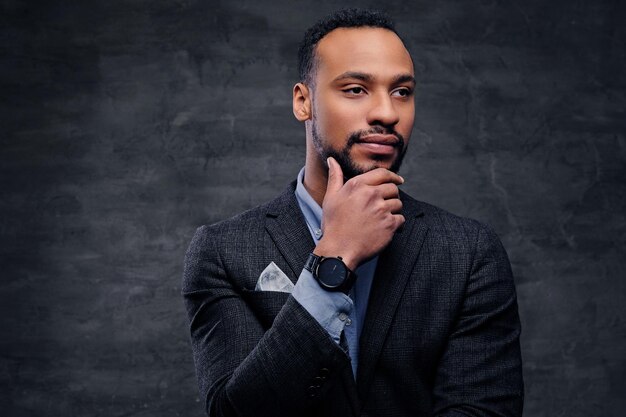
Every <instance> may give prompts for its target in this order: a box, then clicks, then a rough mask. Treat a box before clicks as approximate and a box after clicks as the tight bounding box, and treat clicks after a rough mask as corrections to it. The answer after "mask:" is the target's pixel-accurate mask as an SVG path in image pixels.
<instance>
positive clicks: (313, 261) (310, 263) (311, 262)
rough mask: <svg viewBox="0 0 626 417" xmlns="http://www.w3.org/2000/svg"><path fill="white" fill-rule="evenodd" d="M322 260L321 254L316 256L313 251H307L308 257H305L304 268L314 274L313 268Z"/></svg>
mask: <svg viewBox="0 0 626 417" xmlns="http://www.w3.org/2000/svg"><path fill="white" fill-rule="evenodd" d="M321 260H322V256H317V255H316V254H314V253H313V252H311V253H309V257H308V258H307V259H306V263H305V264H304V269H306V270H307V271H309V272H310V273H312V274H314V273H315V272H314V271H315V268H317V265H318V264H319V263H320V261H321Z"/></svg>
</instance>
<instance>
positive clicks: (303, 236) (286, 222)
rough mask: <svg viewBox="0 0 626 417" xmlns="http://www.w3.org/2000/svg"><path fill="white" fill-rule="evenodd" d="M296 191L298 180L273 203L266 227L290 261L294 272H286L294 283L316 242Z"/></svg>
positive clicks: (288, 261)
mask: <svg viewBox="0 0 626 417" xmlns="http://www.w3.org/2000/svg"><path fill="white" fill-rule="evenodd" d="M294 192H295V181H294V182H293V183H292V184H291V185H290V186H289V187H288V188H287V190H285V192H284V193H283V194H282V195H280V196H279V197H278V198H276V199H275V200H274V201H273V202H272V203H270V205H269V207H268V210H267V219H266V222H265V229H266V230H267V232H268V233H269V235H270V237H271V238H272V240H273V241H274V244H275V245H276V247H277V248H278V251H279V252H280V253H281V255H282V256H283V257H284V258H285V260H286V261H287V264H288V265H289V268H290V269H291V274H289V273H287V272H288V271H285V272H286V273H287V275H289V278H290V279H291V280H292V281H293V282H294V283H295V282H296V280H297V278H298V276H300V272H302V268H303V267H304V264H305V262H306V259H307V257H308V255H309V253H311V251H312V250H313V248H314V247H315V243H314V242H313V238H311V233H310V232H309V229H308V227H307V225H306V221H305V220H304V215H303V214H302V211H301V210H300V206H298V201H297V200H296V196H295V194H294Z"/></svg>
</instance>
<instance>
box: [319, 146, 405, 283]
mask: <svg viewBox="0 0 626 417" xmlns="http://www.w3.org/2000/svg"><path fill="white" fill-rule="evenodd" d="M343 180H344V178H343V172H342V170H341V167H340V166H339V164H338V163H337V161H335V160H334V159H333V158H332V157H331V158H328V184H327V187H326V194H325V196H324V201H323V203H322V207H323V210H324V214H323V218H322V230H323V231H324V234H323V237H322V239H321V240H320V241H319V243H318V245H317V247H316V248H315V250H314V251H313V252H314V253H315V254H316V255H319V256H332V257H335V256H341V257H342V259H343V261H344V263H345V264H346V265H347V266H348V268H350V269H351V270H353V271H354V270H355V269H356V268H357V267H358V266H359V265H361V264H362V263H363V262H365V261H367V260H369V259H370V258H373V257H374V256H376V255H377V254H378V253H380V252H381V251H382V250H383V249H384V248H385V247H386V246H387V245H388V244H389V242H391V239H392V238H393V234H394V233H395V232H396V230H398V228H399V227H400V226H401V225H402V224H403V223H404V216H402V214H399V213H400V211H401V210H402V202H401V201H400V198H399V190H398V184H402V183H403V182H404V179H403V178H402V177H401V176H399V175H398V174H394V173H393V172H391V171H389V170H387V169H384V168H376V169H374V170H372V171H368V172H366V173H364V174H361V175H357V176H356V177H354V178H351V179H350V180H348V181H347V182H346V183H345V184H344V182H343Z"/></svg>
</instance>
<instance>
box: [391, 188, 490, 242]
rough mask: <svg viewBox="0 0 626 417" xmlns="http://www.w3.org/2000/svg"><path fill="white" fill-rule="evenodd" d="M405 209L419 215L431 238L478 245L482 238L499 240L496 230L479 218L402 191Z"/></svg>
mask: <svg viewBox="0 0 626 417" xmlns="http://www.w3.org/2000/svg"><path fill="white" fill-rule="evenodd" d="M401 198H402V202H403V204H404V207H405V211H406V212H409V213H411V215H415V216H417V217H418V218H419V219H418V220H419V221H421V222H423V223H424V225H425V226H426V227H427V228H428V234H429V237H430V238H431V239H436V240H438V241H440V242H441V243H447V244H451V245H453V246H459V245H463V246H469V247H476V245H478V244H479V241H480V240H483V239H487V240H490V241H491V240H493V241H497V242H499V238H498V236H497V235H496V233H495V231H494V230H493V229H492V228H491V227H490V226H489V225H487V224H485V223H482V222H479V221H478V220H475V219H472V218H468V217H462V216H458V215H456V214H453V213H451V212H449V211H447V210H444V209H442V208H440V207H437V206H434V205H432V204H429V203H426V202H423V201H419V200H416V199H414V198H413V197H411V196H410V195H408V194H406V193H401Z"/></svg>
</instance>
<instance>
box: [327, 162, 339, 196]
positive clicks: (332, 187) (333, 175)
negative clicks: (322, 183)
mask: <svg viewBox="0 0 626 417" xmlns="http://www.w3.org/2000/svg"><path fill="white" fill-rule="evenodd" d="M326 163H327V164H328V183H327V184H326V192H327V193H328V192H331V193H335V192H337V191H339V190H340V189H341V187H343V171H342V170H341V166H339V164H338V163H337V161H335V159H334V158H333V157H332V156H329V157H328V159H327V160H326Z"/></svg>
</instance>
